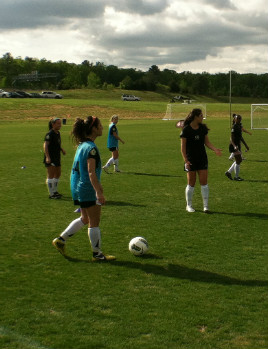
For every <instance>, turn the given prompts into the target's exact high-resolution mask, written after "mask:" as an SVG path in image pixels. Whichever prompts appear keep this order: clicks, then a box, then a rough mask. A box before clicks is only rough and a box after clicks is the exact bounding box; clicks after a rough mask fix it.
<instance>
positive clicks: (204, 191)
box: [201, 184, 209, 208]
mask: <svg viewBox="0 0 268 349" xmlns="http://www.w3.org/2000/svg"><path fill="white" fill-rule="evenodd" d="M201 194H202V198H203V205H204V207H206V208H208V196H209V188H208V185H207V184H206V185H201Z"/></svg>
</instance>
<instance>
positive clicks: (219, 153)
mask: <svg viewBox="0 0 268 349" xmlns="http://www.w3.org/2000/svg"><path fill="white" fill-rule="evenodd" d="M205 146H206V147H208V148H209V149H211V150H213V151H214V153H215V154H216V155H218V156H221V152H222V149H219V148H216V147H214V145H213V144H212V143H210V141H209V139H208V135H206V136H205Z"/></svg>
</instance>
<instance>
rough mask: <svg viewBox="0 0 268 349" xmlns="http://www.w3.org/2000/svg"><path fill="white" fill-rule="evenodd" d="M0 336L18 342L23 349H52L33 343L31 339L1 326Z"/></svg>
mask: <svg viewBox="0 0 268 349" xmlns="http://www.w3.org/2000/svg"><path fill="white" fill-rule="evenodd" d="M0 336H8V337H9V338H10V339H12V340H13V341H14V342H18V343H20V345H23V346H24V348H25V349H26V348H29V349H53V348H49V347H44V346H43V345H41V344H39V343H37V342H35V341H33V340H32V339H31V338H29V337H26V336H23V335H20V334H18V333H16V332H14V331H11V330H9V329H8V328H6V327H2V326H0ZM11 345H12V344H11ZM10 348H12V347H10Z"/></svg>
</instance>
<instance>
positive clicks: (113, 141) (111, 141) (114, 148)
mask: <svg viewBox="0 0 268 349" xmlns="http://www.w3.org/2000/svg"><path fill="white" fill-rule="evenodd" d="M118 119H119V118H118V115H113V116H112V117H111V120H110V122H111V123H110V125H109V131H108V139H107V148H108V149H109V150H110V151H111V152H112V157H111V158H110V159H109V160H108V161H107V163H106V165H105V166H103V170H104V171H105V172H106V173H109V171H108V168H109V167H110V166H111V165H114V172H120V170H119V167H118V166H119V149H118V143H119V141H120V142H121V143H122V144H124V143H125V142H124V141H123V140H122V139H121V138H120V137H119V136H118V130H117V127H116V125H117V123H118Z"/></svg>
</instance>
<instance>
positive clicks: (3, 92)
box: [0, 89, 10, 98]
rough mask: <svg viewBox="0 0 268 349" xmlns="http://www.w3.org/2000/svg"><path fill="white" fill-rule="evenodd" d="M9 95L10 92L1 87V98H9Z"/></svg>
mask: <svg viewBox="0 0 268 349" xmlns="http://www.w3.org/2000/svg"><path fill="white" fill-rule="evenodd" d="M9 96H10V93H9V92H6V91H4V90H1V89H0V97H1V98H8V97H9Z"/></svg>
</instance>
